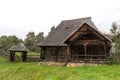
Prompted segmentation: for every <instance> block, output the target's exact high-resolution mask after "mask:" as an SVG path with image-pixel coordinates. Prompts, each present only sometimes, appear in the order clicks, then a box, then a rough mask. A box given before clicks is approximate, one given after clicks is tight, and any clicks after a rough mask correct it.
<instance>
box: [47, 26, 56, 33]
mask: <svg viewBox="0 0 120 80" xmlns="http://www.w3.org/2000/svg"><path fill="white" fill-rule="evenodd" d="M54 30H55V26H53V27H51V29H50V32H49V33H48V35H49V34H51V32H52V31H54Z"/></svg>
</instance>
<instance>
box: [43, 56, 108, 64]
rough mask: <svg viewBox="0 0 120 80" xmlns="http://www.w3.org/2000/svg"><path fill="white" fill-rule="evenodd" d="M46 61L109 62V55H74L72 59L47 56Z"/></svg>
mask: <svg viewBox="0 0 120 80" xmlns="http://www.w3.org/2000/svg"><path fill="white" fill-rule="evenodd" d="M45 59H46V60H50V61H51V60H52V61H67V60H68V59H70V60H71V61H73V62H74V61H75V62H80V61H91V62H92V61H107V55H72V56H71V58H68V56H46V58H45Z"/></svg>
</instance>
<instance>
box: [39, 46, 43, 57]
mask: <svg viewBox="0 0 120 80" xmlns="http://www.w3.org/2000/svg"><path fill="white" fill-rule="evenodd" d="M40 51H41V52H40V59H42V57H43V53H42V52H43V51H42V47H41V50H40Z"/></svg>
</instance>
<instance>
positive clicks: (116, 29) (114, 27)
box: [110, 22, 119, 41]
mask: <svg viewBox="0 0 120 80" xmlns="http://www.w3.org/2000/svg"><path fill="white" fill-rule="evenodd" d="M111 27H112V28H111V29H110V32H111V34H113V39H112V40H113V41H114V40H115V38H116V37H117V35H118V34H119V26H118V24H117V23H116V22H113V23H112V26H111Z"/></svg>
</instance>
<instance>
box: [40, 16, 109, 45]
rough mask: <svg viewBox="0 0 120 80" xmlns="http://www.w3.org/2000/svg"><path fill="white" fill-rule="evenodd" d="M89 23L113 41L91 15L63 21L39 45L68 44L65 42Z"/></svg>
mask: <svg viewBox="0 0 120 80" xmlns="http://www.w3.org/2000/svg"><path fill="white" fill-rule="evenodd" d="M84 24H88V25H89V26H90V27H91V28H93V29H94V30H95V31H96V32H98V33H99V34H100V35H102V36H103V37H104V38H105V39H106V40H108V41H109V42H111V40H110V39H109V38H107V37H106V36H105V35H103V34H102V33H101V32H100V31H99V30H98V29H97V27H96V26H95V24H94V23H93V22H92V20H91V17H86V18H79V19H73V20H64V21H62V22H61V23H60V24H59V25H58V26H57V27H56V29H55V30H54V31H52V32H51V33H50V34H49V35H48V36H47V37H46V38H45V39H43V41H41V42H40V43H38V46H67V45H66V44H65V43H64V42H65V40H67V39H68V38H69V37H70V36H71V35H72V34H73V33H75V31H77V29H79V28H80V27H81V26H82V25H84Z"/></svg>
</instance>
